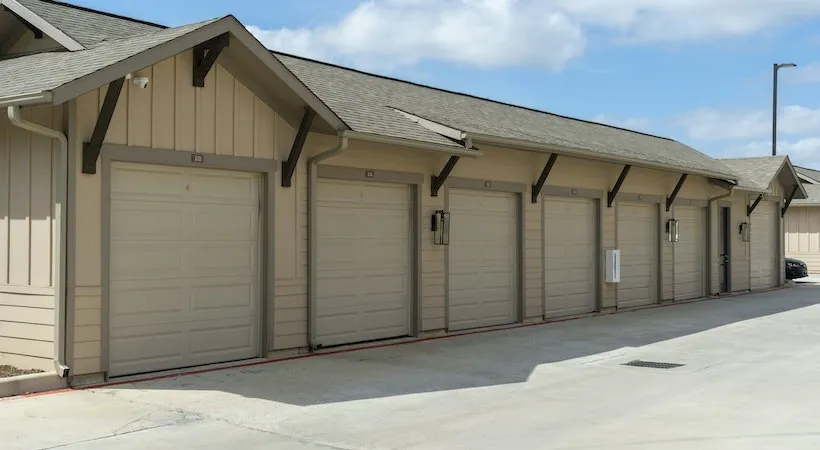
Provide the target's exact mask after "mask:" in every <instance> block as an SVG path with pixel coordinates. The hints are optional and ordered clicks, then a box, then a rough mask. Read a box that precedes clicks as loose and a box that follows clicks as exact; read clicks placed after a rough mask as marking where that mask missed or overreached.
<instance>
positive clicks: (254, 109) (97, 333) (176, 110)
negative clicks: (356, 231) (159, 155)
mask: <svg viewBox="0 0 820 450" xmlns="http://www.w3.org/2000/svg"><path fill="white" fill-rule="evenodd" d="M192 67H193V52H192V51H187V52H184V53H181V54H179V55H177V56H176V57H174V58H169V59H167V60H165V61H162V62H159V63H157V64H155V65H153V66H151V67H148V68H146V69H145V70H142V71H140V72H138V73H136V74H135V76H150V77H151V83H150V84H149V86H148V88H146V89H140V88H138V87H135V86H133V85H131V84H130V83H126V84H125V85H124V87H123V91H122V94H121V95H120V99H119V103H118V104H117V108H116V110H115V112H114V116H113V118H112V121H111V125H110V127H109V130H108V134H107V136H106V140H105V142H106V143H107V144H120V145H128V146H135V147H147V148H157V149H167V150H177V151H187V152H193V151H196V152H199V153H202V154H205V155H208V154H216V155H225V156H241V157H248V158H259V159H272V158H273V157H274V155H275V154H276V147H277V146H278V145H280V143H281V140H282V135H286V134H288V133H292V132H291V131H290V130H291V129H292V128H291V127H290V126H289V125H288V124H287V123H286V122H285V121H284V120H282V119H280V118H279V117H278V116H277V114H275V113H274V111H273V110H272V109H271V108H270V107H269V106H268V105H267V104H265V103H263V102H262V101H261V100H260V99H259V98H257V97H256V96H255V95H254V94H253V93H252V92H251V91H250V90H248V88H246V87H245V86H244V85H243V84H242V83H241V82H240V81H238V80H237V79H235V78H234V77H233V76H232V75H231V74H230V73H228V72H227V71H226V70H224V69H223V68H222V67H221V66H220V65H218V64H217V65H216V66H215V67H214V68H213V70H211V71H210V73H209V74H208V76H207V78H206V80H205V87H204V88H195V87H193V85H192V83H191V80H192V76H193V75H192V70H193V69H192ZM106 91H107V87H103V88H100V89H98V90H94V91H91V92H88V93H86V94H83V95H81V96H80V97H78V98H77V99H76V100H75V101H74V102H75V103H76V104H75V105H74V106H73V108H75V110H76V121H75V122H76V128H77V129H76V132H75V133H72V134H71V136H73V142H72V143H71V144H72V145H71V146H70V147H71V148H72V149H74V150H73V151H74V154H73V155H71V167H72V172H71V173H70V186H69V189H70V190H69V192H73V193H74V195H75V196H76V207H75V208H76V209H75V211H74V216H73V217H74V223H73V224H70V226H73V229H74V230H75V233H74V234H75V242H74V243H73V244H72V248H73V249H74V258H73V261H72V263H73V266H74V269H73V271H74V273H73V274H70V276H69V283H70V284H69V294H68V295H69V302H70V303H69V305H73V311H70V312H69V314H70V317H69V318H70V319H71V320H72V321H73V326H74V327H73V330H70V332H71V333H73V337H74V339H73V340H74V345H73V347H72V348H70V350H69V353H70V354H72V361H71V365H72V369H73V373H74V374H76V375H80V374H92V373H97V372H100V371H103V370H105V368H103V367H102V366H101V357H102V355H101V349H102V346H101V339H102V333H101V328H102V321H103V320H106V321H107V320H108V318H104V317H101V314H102V304H101V301H102V267H101V264H102V259H101V254H102V245H103V242H102V230H101V214H102V204H101V198H102V188H103V187H102V178H103V177H101V176H100V174H99V171H98V174H97V175H85V174H82V173H80V169H81V167H82V152H81V151H80V150H79V149H81V148H82V143H83V142H87V141H88V140H89V139H90V137H91V134H92V132H93V130H94V126H95V124H96V120H97V116H98V113H99V109H100V106H101V105H102V102H103V100H104V98H105V93H106ZM287 145H288V148H289V146H290V144H287ZM135 151H141V150H135ZM271 164H274V163H273V162H271ZM98 167H99V162H98ZM299 175H300V174H297V177H299ZM276 192H277V195H278V194H279V193H280V191H278V190H277V191H276ZM284 194H285V195H287V192H284ZM285 204H287V201H286V202H285ZM277 205H278V203H277ZM276 216H277V217H287V211H281V212H280V211H277V214H276ZM284 226H287V224H285V225H284ZM293 259H294V258H293V256H292V249H291V248H288V247H284V248H281V249H280V247H279V246H277V247H276V263H275V266H276V267H277V269H278V268H280V267H282V268H284V273H286V274H287V273H288V272H287V270H286V269H287V268H288V266H289V263H291V261H292V260H293ZM280 261H281V263H280ZM70 265H71V263H70ZM291 265H292V263H291ZM280 281H282V282H288V281H289V280H288V279H277V287H276V289H278V284H279V282H280ZM71 316H73V317H71Z"/></svg>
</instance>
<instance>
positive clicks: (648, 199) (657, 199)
mask: <svg viewBox="0 0 820 450" xmlns="http://www.w3.org/2000/svg"><path fill="white" fill-rule="evenodd" d="M619 202H633V203H634V202H639V203H663V202H664V198H663V197H662V196H660V195H646V194H629V193H626V192H622V193H620V194H618V198H617V199H616V200H615V203H619Z"/></svg>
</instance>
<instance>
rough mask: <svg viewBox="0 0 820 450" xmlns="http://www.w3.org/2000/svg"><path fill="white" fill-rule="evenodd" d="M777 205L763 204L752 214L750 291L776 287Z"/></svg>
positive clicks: (771, 203)
mask: <svg viewBox="0 0 820 450" xmlns="http://www.w3.org/2000/svg"><path fill="white" fill-rule="evenodd" d="M777 209H778V208H777V203H774V202H763V203H761V204H760V205H759V206H758V207H757V209H755V211H754V213H752V218H751V223H752V244H751V256H752V260H751V264H752V290H755V289H768V288H771V287H774V286H777V283H778V276H777V272H778V267H779V264H778V263H777V248H778V246H777V241H778V240H779V238H780V236H779V233H778V232H777V231H776V230H777V229H778V228H777V222H776V221H777V219H778V218H779V217H780V216H779V214H778V211H777Z"/></svg>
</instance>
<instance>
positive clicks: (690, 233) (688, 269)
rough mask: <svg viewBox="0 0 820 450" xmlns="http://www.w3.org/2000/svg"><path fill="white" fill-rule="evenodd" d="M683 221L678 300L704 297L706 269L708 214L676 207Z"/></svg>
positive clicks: (677, 270)
mask: <svg viewBox="0 0 820 450" xmlns="http://www.w3.org/2000/svg"><path fill="white" fill-rule="evenodd" d="M675 218H676V219H678V220H679V221H680V241H679V242H676V243H675V249H674V253H675V257H674V261H675V300H691V299H695V298H701V297H703V296H704V293H705V292H704V282H705V278H704V267H705V266H706V258H705V255H706V211H705V209H703V208H697V207H685V206H676V207H675Z"/></svg>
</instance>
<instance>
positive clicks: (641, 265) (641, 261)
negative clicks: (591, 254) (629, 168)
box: [617, 203, 659, 308]
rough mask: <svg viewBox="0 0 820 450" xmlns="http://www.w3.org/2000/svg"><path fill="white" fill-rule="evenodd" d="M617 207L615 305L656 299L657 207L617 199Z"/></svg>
mask: <svg viewBox="0 0 820 450" xmlns="http://www.w3.org/2000/svg"><path fill="white" fill-rule="evenodd" d="M617 208H618V212H617V214H618V248H620V249H621V282H620V284H619V285H618V307H619V308H631V307H636V306H645V305H652V304H655V303H658V270H657V269H658V261H659V258H658V226H659V225H658V220H657V208H658V207H657V205H654V204H650V203H619V204H618V206H617Z"/></svg>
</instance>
